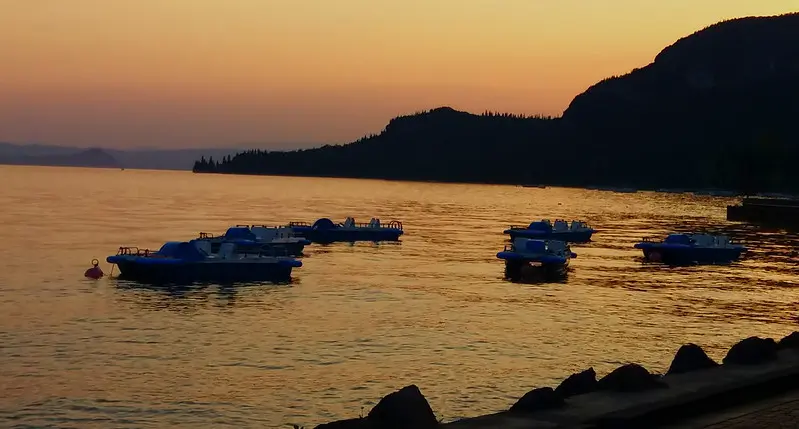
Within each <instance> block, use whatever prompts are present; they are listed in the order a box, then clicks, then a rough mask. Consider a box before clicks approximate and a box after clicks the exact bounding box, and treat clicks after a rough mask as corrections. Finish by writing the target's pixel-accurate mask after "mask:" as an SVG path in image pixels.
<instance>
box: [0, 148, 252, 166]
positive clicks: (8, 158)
mask: <svg viewBox="0 0 799 429" xmlns="http://www.w3.org/2000/svg"><path fill="white" fill-rule="evenodd" d="M87 150H88V149H87V148H78V147H67V146H54V145H42V144H14V143H2V142H0V164H17V165H53V166H84V167H94V166H103V167H108V166H112V167H117V166H118V167H124V168H139V169H148V170H190V169H191V168H192V165H194V161H195V160H196V159H197V158H198V157H200V156H202V155H206V156H208V155H209V154H210V155H213V156H216V157H218V158H221V157H223V156H225V155H228V154H232V153H236V152H239V151H241V150H242V149H241V148H215V149H131V150H119V149H106V148H103V149H102V151H103V152H105V153H107V154H108V155H110V156H111V157H113V158H114V159H115V160H116V164H113V165H106V164H102V165H86V162H85V158H84V156H83V155H80V154H81V153H83V152H86V151H87Z"/></svg>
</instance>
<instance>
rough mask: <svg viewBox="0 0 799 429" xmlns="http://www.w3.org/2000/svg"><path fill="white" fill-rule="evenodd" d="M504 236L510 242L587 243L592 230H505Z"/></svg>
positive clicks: (592, 232)
mask: <svg viewBox="0 0 799 429" xmlns="http://www.w3.org/2000/svg"><path fill="white" fill-rule="evenodd" d="M505 234H508V235H510V238H511V240H515V239H516V238H532V239H538V240H557V241H565V242H567V243H587V242H589V241H591V236H592V235H593V234H594V231H593V230H585V231H540V230H535V229H518V228H511V229H507V230H505Z"/></svg>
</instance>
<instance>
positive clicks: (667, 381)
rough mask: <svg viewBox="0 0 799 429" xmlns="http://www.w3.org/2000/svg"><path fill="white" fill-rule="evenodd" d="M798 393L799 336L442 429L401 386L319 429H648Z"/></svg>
mask: <svg viewBox="0 0 799 429" xmlns="http://www.w3.org/2000/svg"><path fill="white" fill-rule="evenodd" d="M790 390H799V331H797V332H793V333H791V334H789V335H787V336H786V337H784V338H782V339H781V340H780V341H779V342H778V341H775V340H774V339H772V338H760V337H749V338H746V339H743V340H741V341H739V342H738V343H736V344H734V345H733V346H732V347H731V348H730V349H729V350H728V351H727V354H726V356H725V357H724V358H723V359H722V363H718V362H715V361H714V360H713V359H711V358H710V357H709V356H708V355H707V354H706V353H705V351H704V350H703V349H702V348H701V347H700V346H698V345H696V344H685V345H683V346H682V347H680V348H679V350H677V353H676V354H675V356H674V358H673V359H672V362H671V365H670V366H669V369H668V371H667V372H666V373H665V374H664V375H660V374H654V373H651V372H650V371H649V370H647V369H646V368H644V367H642V366H640V365H638V364H635V363H628V364H625V365H622V366H620V367H618V368H616V369H615V370H613V371H611V372H610V373H609V374H607V375H605V376H603V377H601V378H597V374H596V372H595V371H594V369H593V368H588V369H586V370H584V371H581V372H578V373H574V374H571V375H570V376H568V377H567V378H566V379H564V380H563V381H562V382H561V383H560V384H559V385H558V386H557V387H556V388H552V387H539V388H535V389H533V390H531V391H529V392H527V393H526V394H525V395H523V396H522V397H521V398H520V399H519V400H517V401H516V403H514V404H513V405H512V406H511V407H510V408H509V409H508V410H506V411H500V412H497V413H494V414H488V415H483V416H476V417H471V418H465V419H461V420H457V421H454V422H450V423H441V422H440V421H439V420H438V419H437V417H436V415H435V413H434V412H433V410H432V408H431V407H430V405H429V404H428V403H427V400H426V399H425V397H424V395H423V394H422V392H421V391H420V389H419V388H418V387H417V386H415V385H410V386H406V387H404V388H402V389H400V390H398V391H396V392H393V393H390V394H388V395H387V396H385V397H383V398H382V399H381V400H380V401H379V402H378V403H377V405H375V406H374V408H372V410H371V411H369V413H368V414H367V415H366V416H362V417H357V418H351V419H345V420H339V421H334V422H330V423H325V424H321V425H318V426H316V427H317V428H319V429H353V428H358V429H363V428H392V429H405V428H409V429H410V428H416V429H425V428H439V427H443V426H447V427H448V428H451V429H475V428H494V427H503V428H515V427H520V428H521V427H524V428H556V427H583V428H603V427H628V426H629V427H646V426H647V424H652V423H655V422H657V423H664V422H671V421H679V420H683V419H686V418H690V417H692V416H695V415H700V414H706V413H712V412H715V411H719V410H721V409H725V408H729V407H735V406H736V405H741V404H745V403H747V402H750V401H752V400H756V399H763V398H764V397H767V396H774V395H779V394H781V393H784V392H787V391H790Z"/></svg>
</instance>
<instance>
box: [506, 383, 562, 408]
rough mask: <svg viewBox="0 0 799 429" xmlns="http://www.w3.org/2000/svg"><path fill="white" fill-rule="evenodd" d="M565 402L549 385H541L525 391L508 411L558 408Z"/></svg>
mask: <svg viewBox="0 0 799 429" xmlns="http://www.w3.org/2000/svg"><path fill="white" fill-rule="evenodd" d="M565 404H566V403H565V402H564V401H563V398H562V397H561V396H560V395H558V394H557V393H555V391H554V390H552V388H551V387H541V388H538V389H533V390H531V391H529V392H527V393H525V394H524V396H522V397H521V399H519V400H518V401H516V403H515V404H513V406H512V407H510V410H509V411H510V412H512V413H531V412H534V411H540V410H548V409H552V408H559V407H562V406H564V405H565Z"/></svg>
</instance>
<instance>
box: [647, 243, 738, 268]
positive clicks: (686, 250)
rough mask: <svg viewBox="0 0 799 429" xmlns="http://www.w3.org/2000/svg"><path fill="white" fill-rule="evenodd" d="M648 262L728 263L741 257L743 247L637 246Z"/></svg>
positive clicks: (668, 263) (677, 263)
mask: <svg viewBox="0 0 799 429" xmlns="http://www.w3.org/2000/svg"><path fill="white" fill-rule="evenodd" d="M636 247H637V248H639V249H641V250H642V251H643V254H644V259H645V260H647V261H648V262H660V263H663V264H666V265H692V264H729V263H731V262H735V261H737V260H739V259H740V258H741V256H742V255H743V253H744V252H745V251H746V250H745V249H743V248H691V247H676V246H674V247H672V246H656V245H653V246H639V245H636Z"/></svg>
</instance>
